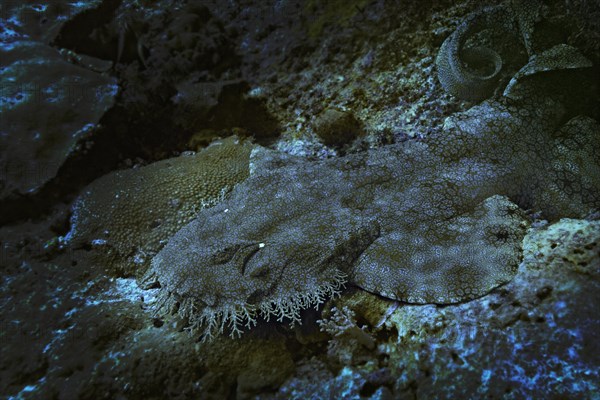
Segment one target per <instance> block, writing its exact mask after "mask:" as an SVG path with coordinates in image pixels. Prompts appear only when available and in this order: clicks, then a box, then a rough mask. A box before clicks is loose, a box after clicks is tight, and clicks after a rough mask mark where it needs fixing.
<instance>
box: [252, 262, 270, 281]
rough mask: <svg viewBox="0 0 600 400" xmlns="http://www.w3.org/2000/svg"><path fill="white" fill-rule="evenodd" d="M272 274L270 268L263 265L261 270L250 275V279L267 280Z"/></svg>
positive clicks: (257, 269)
mask: <svg viewBox="0 0 600 400" xmlns="http://www.w3.org/2000/svg"><path fill="white" fill-rule="evenodd" d="M270 272H271V268H269V267H268V266H266V265H263V266H261V267H259V268H256V269H255V270H254V271H252V272H251V273H250V277H251V278H256V279H260V278H266V277H267V276H268V275H269V273H270Z"/></svg>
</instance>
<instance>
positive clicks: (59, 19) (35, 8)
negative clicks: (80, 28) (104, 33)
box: [0, 0, 102, 43]
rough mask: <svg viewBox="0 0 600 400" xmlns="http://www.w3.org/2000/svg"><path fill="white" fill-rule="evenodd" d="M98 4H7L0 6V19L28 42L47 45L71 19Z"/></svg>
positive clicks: (19, 0)
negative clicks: (38, 42)
mask: <svg viewBox="0 0 600 400" xmlns="http://www.w3.org/2000/svg"><path fill="white" fill-rule="evenodd" d="M101 3H102V0H87V1H68V0H47V1H35V0H6V1H3V2H2V4H1V5H0V18H1V19H4V21H3V23H6V24H7V25H8V26H10V28H11V30H12V29H14V30H16V31H18V32H20V33H22V34H24V35H26V36H27V37H28V38H30V39H33V40H37V41H40V42H43V43H50V42H52V41H53V40H54V39H55V38H56V37H57V36H58V34H59V32H60V29H61V28H62V27H63V25H64V24H65V23H66V22H67V21H69V20H70V19H71V18H72V17H74V16H75V15H77V14H79V13H81V12H83V11H86V10H89V9H92V8H95V7H98V6H99V5H100V4H101Z"/></svg>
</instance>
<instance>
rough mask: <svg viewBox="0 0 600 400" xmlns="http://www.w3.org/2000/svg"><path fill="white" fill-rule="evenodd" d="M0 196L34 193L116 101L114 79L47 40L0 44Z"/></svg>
mask: <svg viewBox="0 0 600 400" xmlns="http://www.w3.org/2000/svg"><path fill="white" fill-rule="evenodd" d="M0 67H1V68H0V80H1V81H2V88H1V90H2V93H0V96H1V97H0V171H2V173H1V174H0V199H3V198H7V197H9V196H11V195H13V196H14V195H23V194H26V193H31V192H35V191H36V190H38V189H39V188H40V187H41V186H43V185H44V183H46V182H47V181H48V180H50V179H52V178H53V177H54V176H55V175H56V173H57V171H58V169H59V168H60V167H61V165H62V164H63V162H64V161H65V160H66V159H67V157H68V156H69V154H71V153H72V152H73V151H74V149H75V146H76V144H77V143H78V141H79V140H81V139H83V138H85V137H86V136H88V135H89V134H91V132H93V130H94V128H95V127H96V125H97V124H98V121H99V120H100V118H101V117H102V115H103V114H104V112H105V111H106V110H107V109H108V108H110V107H111V106H112V105H113V102H114V98H115V95H116V93H117V85H116V80H115V79H114V78H111V77H109V76H106V75H101V74H99V73H96V72H93V71H90V70H88V69H85V68H82V67H80V66H77V65H74V64H71V63H69V62H67V61H65V60H64V58H63V57H62V55H61V53H60V52H59V51H58V50H56V49H54V48H52V47H50V46H47V45H45V44H42V43H40V42H33V41H15V42H12V43H10V44H7V45H5V46H2V47H0Z"/></svg>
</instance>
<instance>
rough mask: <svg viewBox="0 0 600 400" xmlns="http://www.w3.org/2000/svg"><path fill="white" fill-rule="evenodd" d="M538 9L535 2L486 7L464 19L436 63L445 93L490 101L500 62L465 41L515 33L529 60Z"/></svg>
mask: <svg viewBox="0 0 600 400" xmlns="http://www.w3.org/2000/svg"><path fill="white" fill-rule="evenodd" d="M540 7H541V2H540V1H538V0H512V1H510V2H507V3H503V4H500V5H497V6H494V7H486V8H484V9H482V10H481V11H479V12H477V13H474V14H472V15H471V16H469V17H468V18H466V19H465V21H463V22H462V23H461V24H460V25H459V26H458V27H457V28H456V30H455V31H454V32H453V33H452V34H451V35H450V37H448V39H447V40H446V41H444V43H443V44H442V47H441V48H440V51H439V53H438V56H437V59H436V64H437V68H438V77H439V80H440V83H441V84H442V86H443V87H444V90H446V91H447V92H448V93H450V94H451V95H453V96H456V97H458V98H461V99H464V100H470V101H479V100H482V99H485V98H487V97H489V96H490V95H491V94H492V92H493V91H494V89H495V88H496V85H497V82H498V78H499V76H500V71H501V69H502V67H503V62H502V58H501V57H500V55H499V54H498V53H496V51H494V50H492V49H490V48H487V47H483V46H472V47H469V46H466V42H467V40H468V39H469V38H470V37H471V36H473V35H474V34H475V33H477V32H478V31H481V30H484V29H492V30H495V31H497V32H498V33H502V34H507V35H512V34H514V32H515V31H518V32H519V33H520V37H521V39H522V41H523V45H524V46H525V49H526V50H527V53H528V54H529V56H532V55H533V54H534V46H533V40H532V34H533V29H534V25H535V22H536V21H537V19H538V17H539V12H540ZM490 66H491V67H490Z"/></svg>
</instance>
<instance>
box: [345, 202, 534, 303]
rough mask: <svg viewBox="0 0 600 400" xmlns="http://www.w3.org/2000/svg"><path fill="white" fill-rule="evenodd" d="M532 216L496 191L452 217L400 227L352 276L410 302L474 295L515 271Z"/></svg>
mask: <svg viewBox="0 0 600 400" xmlns="http://www.w3.org/2000/svg"><path fill="white" fill-rule="evenodd" d="M526 221H527V220H526V218H525V215H524V213H523V211H522V210H520V209H519V208H518V206H516V205H515V204H513V203H512V202H510V201H509V200H508V199H507V198H505V197H502V196H493V197H490V198H488V199H486V200H485V201H483V202H481V203H480V204H479V205H478V206H477V207H476V208H475V209H474V210H473V211H472V212H469V213H466V214H461V215H458V216H456V217H454V218H452V219H450V220H446V221H437V222H433V223H431V222H430V223H424V224H423V225H422V226H416V227H415V226H405V227H399V229H397V230H395V231H393V232H390V233H388V234H387V235H384V236H382V237H380V238H378V239H377V240H376V241H375V242H374V243H373V244H372V245H371V246H370V247H369V248H368V249H367V250H366V251H365V252H364V253H363V254H362V255H361V257H360V258H359V260H358V261H357V263H356V267H355V269H354V270H353V274H352V276H351V279H352V281H353V282H354V283H355V284H356V285H357V286H359V287H361V288H363V289H365V290H367V291H370V292H374V293H377V294H379V295H382V296H385V297H389V298H392V299H396V300H400V301H406V302H409V303H440V304H446V303H456V302H460V301H465V300H470V299H473V298H476V297H479V296H482V295H484V294H486V293H488V292H489V291H490V290H492V289H494V288H495V287H497V286H499V285H501V284H503V283H506V282H508V281H509V280H510V279H512V277H513V276H514V275H515V273H516V271H517V267H518V263H519V261H520V258H521V251H522V248H521V244H522V240H523V237H524V235H525V232H526V228H527V225H528V224H527V222H526Z"/></svg>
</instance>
